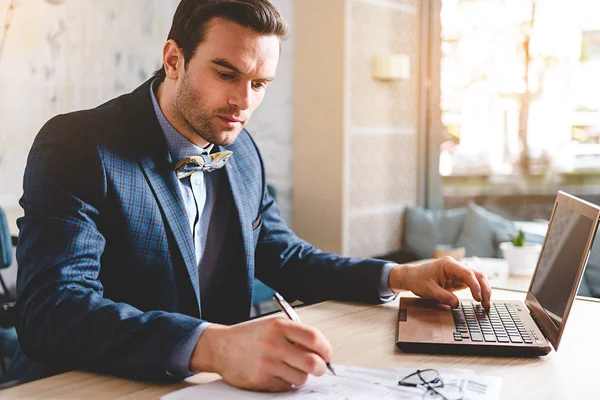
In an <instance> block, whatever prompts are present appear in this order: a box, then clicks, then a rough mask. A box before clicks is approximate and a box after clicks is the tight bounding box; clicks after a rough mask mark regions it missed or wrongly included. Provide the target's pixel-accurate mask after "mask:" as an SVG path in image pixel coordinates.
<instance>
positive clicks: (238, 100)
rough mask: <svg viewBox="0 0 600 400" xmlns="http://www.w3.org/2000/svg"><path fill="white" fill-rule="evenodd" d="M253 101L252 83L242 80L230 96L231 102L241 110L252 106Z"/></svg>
mask: <svg viewBox="0 0 600 400" xmlns="http://www.w3.org/2000/svg"><path fill="white" fill-rule="evenodd" d="M251 102H252V84H251V83H245V82H240V83H239V84H238V85H235V86H234V89H233V90H232V92H231V94H230V96H229V104H230V105H232V106H235V107H236V108H238V109H240V110H247V109H249V108H250V103H251Z"/></svg>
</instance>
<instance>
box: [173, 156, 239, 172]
mask: <svg viewBox="0 0 600 400" xmlns="http://www.w3.org/2000/svg"><path fill="white" fill-rule="evenodd" d="M232 154H233V151H229V150H226V151H221V152H219V153H214V154H210V155H209V154H206V153H202V154H200V155H199V156H192V157H186V158H184V159H183V160H181V161H179V162H178V163H177V164H175V173H176V174H177V179H183V178H185V177H187V176H190V175H192V174H193V173H194V172H196V171H206V172H212V171H214V170H215V169H219V168H221V167H223V166H224V165H225V163H226V162H227V160H228V159H229V157H231V155H232Z"/></svg>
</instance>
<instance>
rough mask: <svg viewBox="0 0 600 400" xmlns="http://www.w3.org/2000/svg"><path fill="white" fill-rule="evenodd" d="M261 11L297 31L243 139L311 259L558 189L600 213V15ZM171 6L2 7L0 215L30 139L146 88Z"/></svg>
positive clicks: (143, 0)
mask: <svg viewBox="0 0 600 400" xmlns="http://www.w3.org/2000/svg"><path fill="white" fill-rule="evenodd" d="M273 3H274V4H275V5H276V6H277V7H278V8H279V9H280V11H281V13H282V14H283V16H284V17H285V18H286V19H288V21H289V22H290V25H291V28H292V35H291V37H290V38H289V39H288V41H287V42H286V43H285V44H284V48H283V54H282V56H281V60H280V64H279V68H278V73H277V79H276V81H275V82H274V83H273V84H272V85H271V86H270V88H269V90H268V93H267V96H266V98H265V100H264V102H263V104H262V105H261V107H259V109H258V110H257V112H256V113H255V115H254V116H253V118H252V119H251V121H250V123H249V125H248V130H249V131H250V133H251V134H252V135H253V136H254V137H255V138H256V140H257V142H258V144H259V146H260V148H261V151H262V153H263V157H264V158H265V162H266V166H267V171H268V179H269V182H270V183H271V184H272V185H273V186H274V187H275V189H276V191H277V199H278V203H279V205H280V208H281V210H282V215H283V217H284V219H285V220H286V221H287V222H288V223H289V224H290V225H291V226H292V228H294V230H295V231H296V232H297V233H298V234H299V235H300V236H302V237H304V238H306V239H308V240H309V241H311V242H313V243H314V244H316V245H317V246H318V247H320V248H322V249H324V250H329V251H335V252H339V253H342V254H345V255H350V256H377V255H382V254H387V253H390V252H393V251H395V250H397V249H399V248H401V247H402V245H403V241H404V239H403V238H404V236H405V224H404V212H405V210H406V208H407V207H417V206H421V207H425V208H428V209H448V208H456V207H464V206H466V205H467V204H468V203H469V202H475V203H477V204H478V205H480V206H483V207H485V208H486V209H487V210H490V211H492V212H494V213H496V214H499V215H501V216H503V217H505V218H507V219H510V220H518V221H528V222H535V221H538V222H539V220H548V219H549V218H550V212H551V209H552V205H553V202H554V198H555V196H556V192H557V190H559V189H563V190H566V191H568V192H570V193H572V194H574V195H577V196H580V197H583V198H585V199H587V200H590V201H593V202H595V203H599V202H600V175H599V172H600V96H599V95H598V93H599V92H600V74H598V72H597V71H600V68H599V67H600V19H598V18H597V16H598V15H600V2H598V1H594V0H570V1H564V0H422V1H420V0H273ZM177 4H178V1H177V0H127V1H121V0H77V1H74V0H0V23H3V24H2V28H1V29H0V207H2V208H3V209H4V210H5V211H6V213H7V215H8V217H9V218H8V220H9V225H11V227H12V228H11V229H12V230H13V231H14V230H15V229H16V227H15V224H14V222H13V221H14V219H16V216H18V215H19V213H20V212H21V211H20V208H19V206H18V199H19V197H20V196H21V194H22V177H23V171H24V168H25V163H26V159H27V154H28V151H29V148H30V146H31V144H32V141H33V139H34V137H35V135H36V134H37V132H38V131H39V129H40V128H41V126H42V125H43V124H44V123H45V122H46V121H47V120H48V119H49V118H51V117H52V116H54V115H56V114H59V113H66V112H70V111H73V110H77V109H82V108H90V107H95V106H97V105H99V104H101V103H102V102H104V101H107V100H109V99H111V98H113V97H115V96H117V95H120V94H123V93H127V92H129V91H131V90H133V89H134V88H136V87H137V86H138V85H140V84H141V83H142V82H144V81H145V80H146V79H148V78H149V77H150V76H151V74H152V72H153V71H154V70H156V69H158V68H159V67H160V59H161V47H162V45H163V43H164V41H165V39H166V36H167V33H168V29H169V27H170V23H171V18H172V15H173V13H174V10H175V8H176V6H177ZM542 225H543V224H542ZM542 234H543V229H542ZM9 275H10V272H9ZM9 280H10V278H9Z"/></svg>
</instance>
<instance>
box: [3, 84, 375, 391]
mask: <svg viewBox="0 0 600 400" xmlns="http://www.w3.org/2000/svg"><path fill="white" fill-rule="evenodd" d="M149 85H150V81H148V82H146V83H145V84H143V85H142V86H141V87H139V88H138V89H136V90H135V91H134V92H132V93H130V94H127V95H124V96H121V97H119V98H116V99H114V100H111V101H109V102H108V103H106V104H103V105H101V106H99V107H98V108H95V109H92V110H85V111H80V112H75V113H71V114H66V115H60V116H57V117H55V118H53V119H51V120H50V121H49V122H48V123H47V124H46V125H45V126H44V127H43V128H42V129H41V131H40V132H39V134H38V136H37V138H36V140H35V142H34V144H33V146H32V149H31V152H30V154H29V158H28V162H27V168H26V171H25V176H24V194H23V197H22V198H21V206H22V207H23V209H24V211H25V216H24V217H23V218H21V219H20V220H19V221H18V223H19V229H20V236H19V243H18V247H17V258H18V265H19V272H18V289H19V298H18V302H17V307H18V313H19V316H20V317H19V321H18V324H17V332H18V336H19V341H20V347H21V350H20V353H19V354H18V355H17V357H16V358H15V359H14V360H13V363H12V364H11V368H10V371H9V374H8V376H9V378H24V379H34V378H38V377H41V376H45V375H49V374H53V373H58V372H61V371H66V370H71V369H83V370H91V371H97V372H105V373H111V374H116V375H120V376H126V377H136V378H142V379H152V380H169V379H172V378H170V377H169V375H168V374H167V373H166V372H165V370H166V362H167V360H168V357H169V355H170V354H171V352H172V351H173V349H174V348H175V346H176V345H177V344H178V343H179V342H180V341H181V340H182V339H184V338H185V337H186V336H187V335H189V334H190V333H191V332H192V331H193V330H194V328H196V327H197V326H198V325H199V324H200V323H201V322H202V319H201V312H200V310H201V309H202V308H201V301H200V300H201V295H200V285H199V283H198V279H199V277H198V267H197V265H196V262H195V257H194V249H193V243H194V242H193V240H192V234H191V231H190V228H189V225H188V222H187V217H186V212H185V208H184V205H183V200H182V197H181V194H180V192H179V189H178V187H177V178H176V176H175V173H174V172H173V168H172V167H173V164H172V162H171V160H170V157H169V154H168V151H167V146H166V143H165V140H164V136H163V134H162V131H161V129H160V126H159V124H158V121H157V119H156V116H155V114H154V111H153V109H152V104H151V99H150V88H149ZM224 149H229V150H232V151H233V157H232V158H231V159H230V161H229V165H230V167H228V168H224V171H225V172H223V173H224V174H226V177H227V179H226V180H225V181H226V182H228V185H229V187H230V191H229V193H230V195H231V196H232V198H233V203H234V204H235V209H236V210H235V211H237V218H233V220H234V221H235V223H234V224H233V225H234V228H235V229H229V230H228V232H229V233H228V237H227V238H226V243H227V253H228V254H229V258H228V259H227V260H228V264H229V265H228V267H227V268H226V270H227V274H228V275H227V279H226V282H227V285H226V287H223V288H219V290H218V291H217V292H218V294H219V295H220V297H219V298H218V301H217V302H213V309H212V310H210V311H211V312H210V314H211V318H210V319H208V318H207V319H208V320H210V321H214V322H220V323H227V324H232V323H236V322H239V321H242V320H244V319H247V318H248V316H249V313H250V306H251V300H252V288H253V285H252V282H253V278H254V277H255V276H256V277H258V278H259V279H261V280H263V281H264V282H265V283H266V284H268V285H269V286H271V287H273V288H275V289H276V290H278V291H280V292H281V293H282V294H283V295H284V296H285V297H287V298H290V299H300V300H304V301H306V302H318V301H322V300H327V299H339V300H353V301H364V302H379V301H380V298H379V294H378V292H377V288H378V284H379V281H380V277H381V269H382V266H383V265H384V263H385V262H384V261H379V260H372V259H366V260H365V259H350V258H344V257H340V256H337V255H334V254H330V253H325V252H321V251H319V250H318V249H316V248H314V247H313V246H311V245H310V244H308V243H306V242H305V241H303V240H301V239H299V238H298V237H297V236H295V235H294V234H293V233H292V232H291V231H290V230H289V229H288V227H287V226H286V224H285V223H284V221H283V220H282V219H281V217H280V215H279V210H278V207H277V205H276V203H275V201H274V200H273V198H272V197H271V196H270V195H269V194H268V192H267V190H266V179H265V169H264V164H263V161H262V159H261V156H260V153H259V151H258V148H257V147H256V144H255V143H254V141H253V140H252V138H251V137H250V135H249V134H248V132H246V131H245V130H243V131H242V132H241V134H240V136H239V137H238V139H237V140H236V141H235V143H233V144H232V145H231V146H228V147H227V148H223V147H221V148H216V149H215V151H222V150H224ZM220 171H223V170H220ZM214 304H217V305H218V307H216V308H215V306H214ZM202 314H203V315H202V316H203V317H204V313H202Z"/></svg>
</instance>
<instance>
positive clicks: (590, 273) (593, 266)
mask: <svg viewBox="0 0 600 400" xmlns="http://www.w3.org/2000/svg"><path fill="white" fill-rule="evenodd" d="M583 279H584V281H585V282H586V283H587V287H588V288H589V292H590V294H591V295H592V296H594V297H600V239H599V238H598V236H596V241H595V242H594V244H593V245H592V250H591V251H590V257H589V259H588V263H587V266H586V267H585V271H584V273H583Z"/></svg>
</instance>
